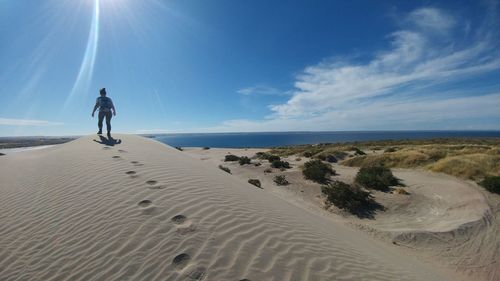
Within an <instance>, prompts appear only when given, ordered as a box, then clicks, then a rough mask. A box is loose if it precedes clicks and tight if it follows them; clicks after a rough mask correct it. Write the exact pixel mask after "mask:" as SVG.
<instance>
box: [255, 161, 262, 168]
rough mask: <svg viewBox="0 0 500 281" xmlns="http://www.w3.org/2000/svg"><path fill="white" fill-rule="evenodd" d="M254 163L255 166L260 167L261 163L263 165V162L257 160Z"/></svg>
mask: <svg viewBox="0 0 500 281" xmlns="http://www.w3.org/2000/svg"><path fill="white" fill-rule="evenodd" d="M254 165H255V167H259V166H260V165H262V163H260V162H257V163H255V164H254Z"/></svg>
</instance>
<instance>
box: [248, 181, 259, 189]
mask: <svg viewBox="0 0 500 281" xmlns="http://www.w3.org/2000/svg"><path fill="white" fill-rule="evenodd" d="M248 183H249V184H252V185H255V186H256V187H258V188H262V187H261V185H260V180H258V179H249V180H248Z"/></svg>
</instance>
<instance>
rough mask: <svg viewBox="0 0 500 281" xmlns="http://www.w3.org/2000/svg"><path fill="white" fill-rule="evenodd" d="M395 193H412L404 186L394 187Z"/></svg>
mask: <svg viewBox="0 0 500 281" xmlns="http://www.w3.org/2000/svg"><path fill="white" fill-rule="evenodd" d="M394 193H395V194H401V195H409V194H410V193H409V192H408V191H406V190H405V189H404V188H402V187H396V189H394Z"/></svg>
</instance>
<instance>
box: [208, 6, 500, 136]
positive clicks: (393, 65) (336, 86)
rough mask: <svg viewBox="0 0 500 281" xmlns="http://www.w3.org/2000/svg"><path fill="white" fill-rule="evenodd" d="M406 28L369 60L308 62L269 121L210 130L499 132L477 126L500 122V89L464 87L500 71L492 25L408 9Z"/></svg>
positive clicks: (272, 107)
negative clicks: (479, 121)
mask: <svg viewBox="0 0 500 281" xmlns="http://www.w3.org/2000/svg"><path fill="white" fill-rule="evenodd" d="M401 26H403V28H401V29H400V30H396V31H394V32H393V33H391V34H389V35H388V36H387V39H388V40H389V42H390V48H388V49H386V50H380V51H378V52H375V53H374V55H373V56H372V59H370V60H368V61H364V62H355V61H351V60H349V59H342V58H340V59H339V58H337V59H335V60H334V61H332V60H331V59H330V60H328V61H325V62H321V63H319V64H317V65H312V66H309V67H306V68H305V69H304V70H303V71H302V72H301V73H300V74H299V75H298V76H297V77H296V81H295V83H294V89H293V90H292V91H291V97H290V98H289V99H288V100H287V101H286V102H285V103H282V104H275V105H270V106H269V108H270V110H271V112H272V114H271V115H270V116H268V117H267V118H266V119H265V120H260V121H258V120H230V121H226V122H224V123H222V124H221V126H217V127H215V128H209V129H208V130H209V131H216V130H220V131H234V130H240V131H241V130H244V131H252V130H257V131H262V130H281V131H282V130H342V129H345V130H350V129H426V128H435V129H439V128H449V127H453V128H458V129H459V128H460V126H462V128H465V127H469V128H470V127H471V126H472V127H481V125H483V126H486V127H487V128H491V127H492V126H493V127H494V128H496V129H500V125H498V124H497V125H492V124H494V123H495V122H491V123H492V124H478V126H475V124H473V122H476V121H475V120H476V119H478V118H479V119H480V118H483V119H484V118H489V119H488V120H497V121H500V110H498V109H499V108H500V94H499V93H498V92H489V93H488V92H484V91H474V90H475V88H474V87H478V86H477V83H469V84H467V83H465V84H463V83H462V84H460V83H461V82H463V81H464V80H466V79H474V78H480V77H481V75H484V74H489V73H492V72H493V71H498V70H499V69H500V51H499V50H500V49H499V48H498V47H499V44H498V41H497V34H495V32H496V31H495V30H494V28H493V29H492V28H491V25H489V24H488V23H484V24H483V25H482V26H481V27H479V28H477V30H472V29H471V27H470V23H469V22H467V21H466V20H464V19H460V18H456V17H454V16H452V15H451V14H449V13H447V12H446V11H443V10H440V9H437V8H433V7H424V8H420V9H417V10H414V11H412V12H410V13H408V14H407V15H406V17H405V18H404V19H401ZM488 28H489V29H488ZM463 30H468V32H463ZM460 31H461V32H460ZM457 34H461V35H457ZM491 83H493V84H494V85H490V86H491V87H490V88H492V89H493V90H498V89H499V88H500V81H496V82H494V81H493V82H491V81H490V84H491ZM495 83H496V84H495ZM457 84H460V86H456V85H457ZM474 85H476V86H474ZM264 90H265V89H264ZM238 92H240V93H242V94H251V93H253V92H257V91H255V89H254V88H248V89H242V90H240V91H238ZM263 92H265V91H263ZM471 92H472V94H471ZM467 120H468V122H469V123H470V124H467ZM464 121H465V123H464Z"/></svg>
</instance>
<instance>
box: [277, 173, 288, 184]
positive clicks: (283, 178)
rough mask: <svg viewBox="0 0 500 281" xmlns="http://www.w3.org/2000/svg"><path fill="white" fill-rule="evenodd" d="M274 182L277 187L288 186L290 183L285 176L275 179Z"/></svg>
mask: <svg viewBox="0 0 500 281" xmlns="http://www.w3.org/2000/svg"><path fill="white" fill-rule="evenodd" d="M274 182H275V183H276V184H277V185H287V184H288V183H289V182H288V181H287V180H286V178H285V176H284V175H279V176H275V177H274Z"/></svg>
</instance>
